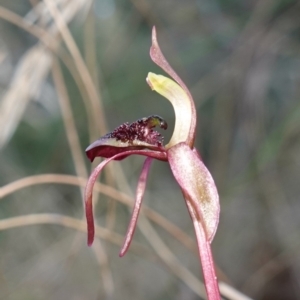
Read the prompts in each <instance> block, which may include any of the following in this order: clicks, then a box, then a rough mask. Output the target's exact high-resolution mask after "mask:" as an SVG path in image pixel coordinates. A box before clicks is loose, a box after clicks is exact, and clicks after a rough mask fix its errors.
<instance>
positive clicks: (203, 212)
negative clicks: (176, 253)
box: [167, 143, 220, 242]
mask: <svg viewBox="0 0 300 300" xmlns="http://www.w3.org/2000/svg"><path fill="white" fill-rule="evenodd" d="M167 154H168V160H169V164H170V167H171V170H172V172H173V175H174V177H175V179H176V180H177V182H178V183H179V185H180V187H181V189H182V192H183V195H184V197H185V198H186V201H189V202H190V203H191V205H192V206H193V208H194V210H195V211H196V213H197V216H198V218H199V220H200V221H201V222H203V227H204V229H205V232H206V238H207V240H208V241H209V242H211V241H212V239H213V237H214V235H215V232H216V229H217V226H218V222H219V213H220V205H219V195H218V191H217V188H216V185H215V183H214V180H213V178H212V176H211V175H210V173H209V171H208V170H207V168H206V167H205V165H204V164H203V162H202V161H201V160H200V159H199V156H198V154H197V152H196V151H195V150H192V149H190V147H189V146H188V145H187V144H185V143H180V144H178V145H175V146H173V147H172V148H170V149H168V151H167Z"/></svg>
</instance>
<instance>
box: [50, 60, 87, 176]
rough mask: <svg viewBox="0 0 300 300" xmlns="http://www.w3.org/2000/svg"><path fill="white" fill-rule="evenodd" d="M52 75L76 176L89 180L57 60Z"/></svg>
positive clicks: (54, 61) (54, 62)
mask: <svg viewBox="0 0 300 300" xmlns="http://www.w3.org/2000/svg"><path fill="white" fill-rule="evenodd" d="M52 74H53V80H54V84H55V87H56V91H57V95H58V100H59V104H60V109H61V112H62V119H63V121H64V126H65V129H66V134H67V138H68V143H69V147H70V152H71V155H72V159H73V163H74V166H75V171H76V174H77V175H78V176H80V177H83V178H87V176H88V174H87V170H86V167H85V164H84V158H83V155H82V150H81V146H80V142H79V137H78V133H77V130H76V125H75V120H74V117H73V113H72V108H71V103H70V99H69V96H68V92H67V88H66V85H65V82H64V78H63V75H62V72H61V69H60V65H59V63H58V61H57V60H56V59H53V64H52Z"/></svg>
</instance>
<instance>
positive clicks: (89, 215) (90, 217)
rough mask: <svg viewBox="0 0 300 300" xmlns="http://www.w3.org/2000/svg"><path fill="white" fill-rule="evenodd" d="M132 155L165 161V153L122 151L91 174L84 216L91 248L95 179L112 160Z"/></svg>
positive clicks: (93, 232)
mask: <svg viewBox="0 0 300 300" xmlns="http://www.w3.org/2000/svg"><path fill="white" fill-rule="evenodd" d="M132 154H137V155H144V156H148V157H154V158H157V159H160V160H166V153H160V152H154V151H150V150H130V151H124V152H122V153H118V154H116V155H114V156H112V157H110V158H108V159H106V160H104V161H102V162H101V163H100V164H99V165H98V166H97V167H96V168H95V169H94V170H93V172H92V174H91V176H90V177H89V179H88V182H87V184H86V188H85V196H84V201H85V214H86V220H87V232H88V245H89V246H91V245H92V243H93V241H94V236H95V226H94V216H93V188H94V185H95V182H96V180H97V177H98V176H99V174H100V172H101V171H102V169H103V168H104V167H105V166H106V165H107V164H108V163H109V162H110V161H111V160H114V159H118V158H119V157H122V156H128V155H132Z"/></svg>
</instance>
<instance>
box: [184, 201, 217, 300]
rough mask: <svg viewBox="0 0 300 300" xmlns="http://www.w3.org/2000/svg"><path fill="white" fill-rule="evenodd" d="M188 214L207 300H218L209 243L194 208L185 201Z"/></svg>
mask: <svg viewBox="0 0 300 300" xmlns="http://www.w3.org/2000/svg"><path fill="white" fill-rule="evenodd" d="M186 204H187V207H188V210H189V213H190V215H191V218H192V220H193V224H194V229H195V233H196V238H197V245H198V251H199V257H200V260H201V265H202V271H203V277H204V284H205V288H206V293H207V299H208V300H220V299H221V296H220V291H219V285H218V281H217V276H216V271H215V267H214V262H213V256H212V252H211V247H210V243H209V241H207V239H206V235H205V232H204V229H203V226H202V224H201V222H200V221H199V220H198V218H197V217H196V214H195V211H194V208H193V206H192V204H191V203H190V202H189V201H186Z"/></svg>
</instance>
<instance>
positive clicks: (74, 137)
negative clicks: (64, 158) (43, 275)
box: [52, 58, 114, 296]
mask: <svg viewBox="0 0 300 300" xmlns="http://www.w3.org/2000/svg"><path fill="white" fill-rule="evenodd" d="M52 74H53V79H54V84H55V86H56V91H57V94H58V99H59V104H60V108H61V112H62V119H63V121H64V125H65V129H66V134H67V138H68V142H69V147H70V151H71V154H72V158H73V164H74V166H75V170H76V174H77V176H80V177H83V178H86V177H87V170H86V167H85V164H84V159H83V155H82V151H81V147H80V142H79V137H78V133H77V130H76V126H75V120H74V117H73V113H72V108H71V104H70V99H69V96H68V92H67V88H66V85H65V82H64V78H63V75H62V72H61V69H60V66H59V63H58V61H57V59H55V58H53V64H52ZM81 195H82V201H84V189H83V188H81ZM83 219H85V217H84V215H83ZM81 242H82V238H81V237H79V236H78V238H76V239H75V240H74V242H73V247H72V249H73V251H71V252H74V251H78V249H79V245H80V244H82V243H81ZM93 250H94V253H95V255H96V258H97V261H98V263H99V265H100V273H101V275H102V279H103V288H104V290H105V292H106V295H107V296H111V295H112V294H113V289H114V283H113V276H112V272H111V269H110V265H109V260H108V256H107V254H106V251H105V249H104V248H103V246H102V244H101V241H100V240H96V241H95V245H94V247H93ZM73 254H74V253H73ZM72 256H73V255H72Z"/></svg>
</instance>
